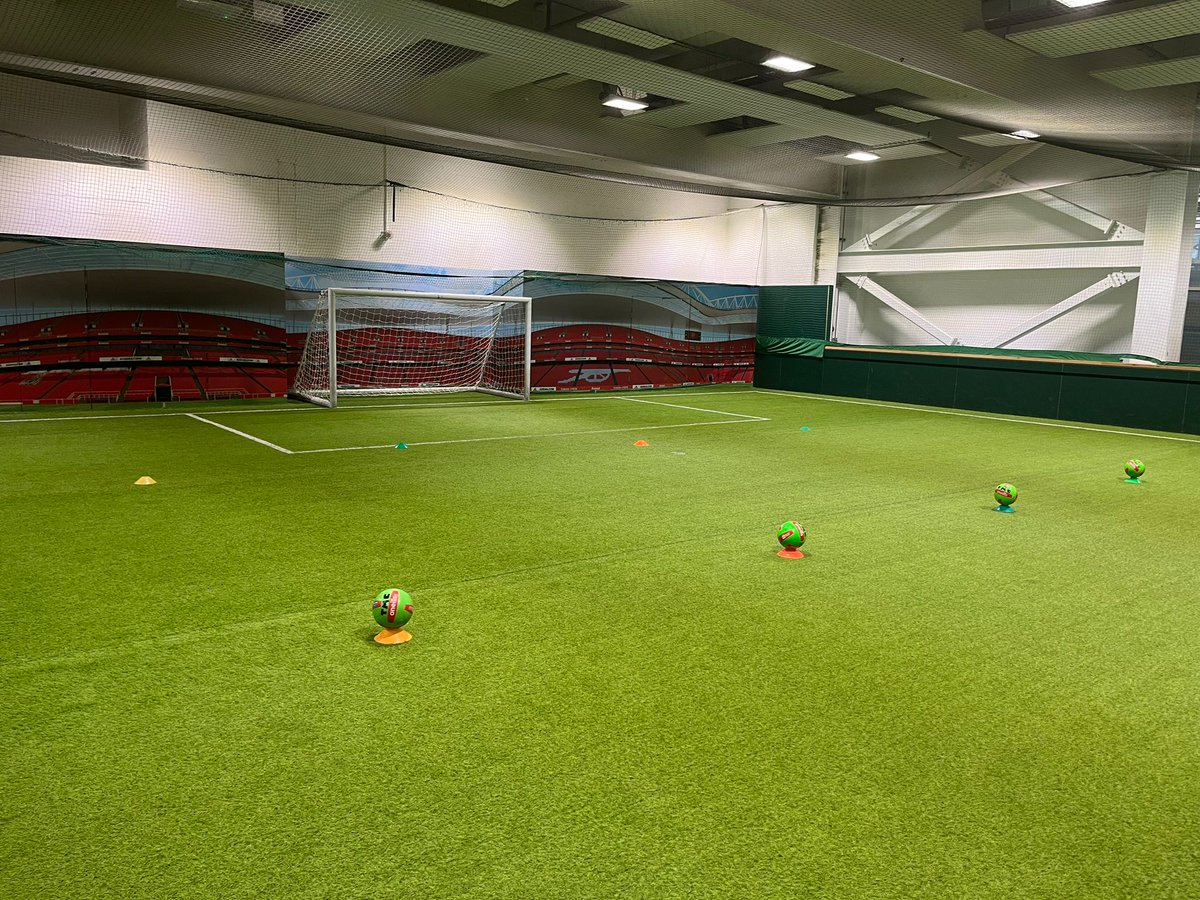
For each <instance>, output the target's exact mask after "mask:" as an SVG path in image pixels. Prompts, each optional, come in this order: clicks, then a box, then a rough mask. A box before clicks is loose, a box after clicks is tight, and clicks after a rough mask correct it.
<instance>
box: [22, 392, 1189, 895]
mask: <svg viewBox="0 0 1200 900" xmlns="http://www.w3.org/2000/svg"><path fill="white" fill-rule="evenodd" d="M630 396H632V397H633V399H634V400H636V401H652V402H650V403H646V402H630V401H629V400H628V399H621V398H619V397H603V398H600V397H587V398H585V399H578V398H550V399H538V400H536V401H535V402H533V403H530V404H520V403H515V402H511V401H500V400H496V401H492V400H490V399H488V398H483V399H482V400H481V399H480V398H479V397H478V396H474V395H468V396H456V397H450V398H445V397H442V398H432V399H428V400H417V401H405V402H404V403H403V405H401V406H398V407H397V406H385V407H384V408H377V407H380V406H381V405H382V404H381V403H380V402H375V403H360V404H358V405H356V406H351V407H347V408H342V409H339V410H336V411H329V410H321V409H315V408H307V407H303V408H296V407H295V406H294V405H286V404H282V403H280V404H274V405H272V404H266V405H260V406H243V407H238V408H240V409H243V410H251V411H249V412H244V413H234V414H228V413H223V412H220V410H222V409H226V410H227V409H229V408H230V405H229V404H208V405H207V406H205V405H194V406H186V407H171V408H169V409H166V410H163V409H160V408H158V407H153V406H143V407H136V408H134V407H128V408H123V409H114V410H106V409H100V410H91V411H89V410H76V411H73V412H65V411H63V410H42V411H35V412H30V411H29V410H27V409H26V410H5V411H4V412H3V413H0V475H2V478H3V482H2V484H3V486H2V488H0V491H2V492H3V497H4V503H3V511H4V516H5V522H4V525H3V528H2V529H0V616H2V620H0V621H2V628H0V704H2V714H3V715H2V720H0V763H2V765H0V798H2V801H0V895H3V896H5V897H14V898H41V897H45V898H57V900H67V898H91V900H96V898H128V897H155V898H157V897H163V898H192V897H195V898H237V897H280V898H318V897H320V898H376V897H403V898H408V897H412V898H443V897H444V898H451V897H463V898H485V897H486V898H642V897H645V898H673V897H689V898H694V897H723V898H725V897H728V898H760V897H777V898H795V897H829V898H856V897H917V896H923V897H937V898H947V897H963V898H990V897H995V898H1001V897H1003V898H1012V897H1046V898H1063V897H1130V898H1134V897H1137V898H1149V897H1154V898H1160V897H1195V896H1197V892H1198V891H1200V887H1198V886H1200V700H1198V698H1200V666H1198V664H1197V661H1198V660H1200V602H1198V600H1200V585H1198V579H1197V575H1198V573H1200V565H1198V563H1197V558H1196V552H1197V546H1198V544H1197V513H1196V511H1197V492H1196V488H1195V485H1196V484H1197V482H1198V481H1200V443H1194V442H1188V441H1185V440H1164V439H1161V438H1155V437H1150V436H1139V435H1133V434H1115V433H1110V432H1105V431H1089V430H1079V429H1075V428H1058V427H1046V426H1044V425H1041V424H1036V423H1032V422H1019V421H1001V420H996V419H990V418H987V417H978V418H976V417H968V416H958V415H944V414H936V413H933V412H928V411H921V410H914V409H907V408H899V407H885V406H874V405H858V404H852V403H837V402H827V401H821V400H817V399H813V398H806V397H802V396H799V395H789V394H777V393H766V392H757V391H751V390H746V389H737V388H731V389H729V390H724V391H713V390H712V389H708V390H699V389H698V390H695V391H678V392H669V393H664V392H659V393H648V392H646V393H641V392H639V393H638V394H636V395H630ZM414 404H416V405H415V406H414ZM446 404H452V405H450V406H447V405H446ZM460 404H469V405H460ZM658 404H673V405H671V406H664V405H658ZM680 406H693V407H696V408H697V409H695V410H688V409H680V408H679V407H680ZM180 410H182V411H183V412H195V413H197V414H200V415H202V416H204V417H205V418H206V419H208V422H205V421H198V420H196V419H194V418H190V417H188V416H186V415H178V414H177V415H166V416H155V417H145V418H84V417H83V416H85V415H87V414H91V415H104V416H107V415H109V414H111V413H114V412H117V413H122V412H123V413H143V414H145V413H155V414H157V413H162V412H176V413H177V412H179V411H180ZM713 410H716V411H718V412H716V413H714V412H712V411H713ZM720 413H738V414H741V415H742V416H748V417H762V418H766V419H769V421H754V420H752V419H750V418H746V419H738V420H736V424H698V423H717V422H720V423H730V422H734V421H735V420H734V418H733V417H731V416H726V415H721V414H720ZM46 416H49V417H55V416H67V418H66V419H64V420H56V421H49V420H46V421H40V420H39V421H33V422H18V421H15V420H16V419H19V418H26V417H33V418H38V417H46ZM209 422H219V423H221V424H223V425H226V426H228V427H232V428H236V429H238V430H240V431H243V432H245V433H247V434H251V435H253V436H255V437H258V438H260V439H262V440H265V441H268V442H271V443H274V444H276V445H278V446H279V447H282V448H285V449H288V450H292V451H304V450H320V449H330V448H338V447H351V446H362V445H368V446H370V445H389V444H390V445H392V446H394V445H395V444H396V443H398V442H405V443H408V444H409V449H408V450H395V449H375V450H351V451H344V452H329V453H301V452H295V453H290V454H285V453H282V452H279V451H277V450H274V449H271V448H270V447H267V446H264V445H262V444H259V443H254V442H252V441H250V440H247V439H245V438H243V437H240V436H238V435H235V434H232V433H230V432H228V431H224V430H221V429H219V428H216V427H213V426H212V425H211V424H209ZM679 425H684V426H688V427H670V428H666V427H661V426H679ZM802 426H803V427H807V428H809V429H810V430H809V431H806V432H802V431H801V430H800V429H801V427H802ZM493 438H510V439H502V440H493ZM638 439H645V440H647V441H649V443H650V446H649V447H645V448H635V447H634V446H633V444H634V441H635V440H638ZM438 441H458V442H459V443H434V442H438ZM1131 456H1138V457H1141V458H1142V459H1143V460H1145V461H1146V463H1147V467H1148V470H1147V475H1146V478H1145V483H1144V484H1143V485H1140V486H1134V485H1128V484H1125V483H1124V482H1123V479H1124V474H1123V472H1122V465H1123V463H1124V461H1125V460H1126V459H1127V458H1129V457H1131ZM142 475H150V476H152V477H154V478H155V479H157V481H158V484H157V485H155V486H153V487H135V486H134V484H133V482H134V480H135V479H137V478H138V477H139V476H142ZM1000 481H1011V482H1013V483H1014V484H1016V485H1017V487H1018V488H1019V489H1020V492H1021V496H1020V499H1019V500H1018V501H1017V503H1016V509H1017V514H1015V515H1011V516H1002V515H997V514H995V513H994V512H993V511H992V508H993V507H994V505H995V504H994V502H992V499H991V493H992V488H993V487H994V486H995V484H997V483H998V482H1000ZM790 518H795V519H796V520H797V521H799V522H800V523H802V524H803V525H804V526H805V527H806V528H807V529H808V534H809V541H808V544H807V545H806V546H805V551H806V552H807V553H808V559H806V560H804V561H799V562H796V561H787V560H781V559H778V558H776V556H775V550H776V549H777V546H776V545H775V543H774V535H775V530H776V528H777V526H778V525H779V523H781V522H783V521H785V520H787V519H790ZM391 586H396V587H402V588H404V589H405V590H407V591H409V592H410V593H411V594H412V596H413V603H414V606H415V610H416V613H415V616H414V618H413V621H412V623H411V625H410V630H411V631H412V632H413V634H414V635H415V639H414V640H413V641H412V642H411V643H409V644H407V645H404V646H400V647H388V648H384V647H379V646H377V645H375V644H374V643H372V641H371V637H372V636H373V634H374V633H375V631H376V628H375V626H374V624H373V622H372V619H371V615H370V600H371V598H373V597H374V595H375V594H376V593H377V592H378V591H379V590H381V589H382V588H385V587H391Z"/></svg>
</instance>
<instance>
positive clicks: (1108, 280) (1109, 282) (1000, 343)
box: [992, 272, 1138, 349]
mask: <svg viewBox="0 0 1200 900" xmlns="http://www.w3.org/2000/svg"><path fill="white" fill-rule="evenodd" d="M1137 277H1138V273H1137V272H1110V273H1109V274H1108V275H1106V276H1104V277H1103V278H1101V279H1100V280H1099V281H1097V282H1096V283H1095V284H1091V285H1088V286H1087V287H1085V288H1084V289H1083V290H1082V291H1079V292H1077V293H1074V294H1072V295H1071V296H1070V297H1068V298H1067V299H1066V300H1062V301H1060V302H1058V303H1055V304H1054V305H1053V306H1051V307H1050V308H1049V309H1043V310H1042V311H1041V312H1039V313H1038V314H1037V315H1035V316H1032V317H1030V318H1028V319H1026V320H1025V321H1024V322H1022V323H1021V324H1020V325H1017V326H1016V327H1015V328H1012V329H1010V330H1008V331H1006V332H1005V333H1004V334H1003V335H1002V336H1001V337H1000V338H999V339H998V340H997V341H996V343H995V344H993V345H992V346H994V347H995V348H996V349H1000V348H1001V347H1004V346H1007V345H1008V344H1011V343H1012V342H1013V341H1015V340H1017V339H1018V338H1023V337H1024V336H1025V335H1027V334H1029V333H1030V332H1031V331H1036V330H1037V329H1039V328H1041V327H1042V326H1043V325H1048V324H1050V323H1051V322H1053V321H1054V320H1055V319H1057V318H1059V317H1060V316H1063V315H1066V314H1067V313H1069V312H1070V311H1071V310H1073V309H1074V308H1075V307H1077V306H1080V305H1081V304H1084V303H1087V301H1089V300H1091V299H1092V298H1094V297H1099V296H1100V295H1101V294H1106V293H1108V292H1109V291H1111V290H1112V289H1113V288H1118V287H1120V286H1121V285H1123V284H1128V283H1129V282H1131V281H1133V279H1135V278H1137Z"/></svg>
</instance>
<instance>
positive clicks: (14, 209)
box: [0, 76, 817, 284]
mask: <svg viewBox="0 0 1200 900" xmlns="http://www.w3.org/2000/svg"><path fill="white" fill-rule="evenodd" d="M27 85H28V82H27V80H25V79H12V78H11V77H9V76H0V129H3V130H6V131H12V132H16V133H18V134H29V135H35V136H37V137H39V138H42V139H43V140H49V141H51V142H53V141H55V140H62V141H64V142H68V143H69V144H70V146H76V147H78V146H85V147H86V146H87V145H88V143H89V138H88V136H87V135H82V136H81V135H80V134H79V133H78V131H79V129H78V126H77V125H76V126H75V127H74V128H71V129H68V128H66V127H65V126H64V129H63V130H64V132H69V133H64V134H62V135H61V136H59V135H56V134H54V133H53V132H54V129H53V128H52V127H50V126H48V125H47V121H52V120H54V119H55V117H57V120H61V121H63V122H67V121H71V120H72V117H73V115H74V113H75V112H76V108H78V111H80V112H82V109H83V108H85V107H86V106H87V105H88V103H89V102H90V101H91V99H92V98H94V97H95V96H96V95H95V94H94V92H90V91H80V90H78V89H74V88H55V89H54V91H53V95H52V97H48V98H43V101H42V108H41V109H42V112H43V113H45V114H46V115H45V116H44V118H43V120H42V121H40V122H38V123H36V124H37V127H34V124H35V123H33V122H32V121H31V117H32V116H34V115H35V113H36V112H37V109H34V110H32V111H31V109H30V104H29V103H28V102H26V103H24V104H10V105H6V104H5V103H4V102H3V100H4V98H5V91H7V93H8V95H9V96H10V97H11V96H14V95H15V94H18V93H20V94H21V95H22V96H25V94H24V93H22V92H24V91H25V90H26V89H27ZM101 96H103V95H101ZM47 107H52V108H49V109H48V108H47ZM51 114H52V115H51ZM145 131H146V133H145V146H146V148H147V149H146V154H145V155H146V156H147V157H148V158H149V159H150V160H152V161H151V162H149V163H147V164H146V165H145V167H144V168H116V167H111V166H104V165H94V164H85V163H76V162H65V161H57V160H47V159H34V158H23V157H18V156H0V233H8V234H15V235H38V236H56V237H77V238H94V239H103V240H115V241H131V242H144V243H163V244H176V245H185V246H200V247H220V248H227V249H237V250H255V251H267V252H280V253H284V254H288V255H292V256H310V257H328V258H338V259H347V260H366V261H374V262H396V263H413V264H420V265H428V266H436V267H447V268H473V269H505V270H507V269H539V270H547V271H560V272H572V273H582V274H597V275H614V276H623V277H634V278H663V279H678V280H687V281H699V282H705V281H708V282H717V283H736V284H811V283H812V282H813V277H814V259H813V256H814V243H815V231H816V215H817V210H816V208H815V207H808V206H787V207H785V206H775V207H770V208H763V207H761V206H760V205H758V204H757V203H750V202H748V201H737V200H729V199H727V198H720V197H711V196H706V195H702V194H692V193H685V192H672V191H659V190H650V189H645V188H636V187H630V186H626V185H621V184H611V183H602V182H596V181H590V180H585V179H579V178H571V177H567V176H559V175H550V174H544V173H540V172H532V171H524V170H518V169H512V168H509V167H505V166H498V165H492V164H488V163H479V162H474V161H469V160H461V159H454V158H451V157H443V156H438V155H434V154H426V153H420V152H414V151H408V150H400V149H397V148H384V147H382V146H380V145H376V144H370V143H366V142H360V141H353V140H348V139H344V138H338V137H332V136H327V135H321V134H313V133H308V132H303V131H298V130H295V129H290V128H284V127H278V126H271V125H263V124H260V123H255V122H248V121H244V120H239V119H234V118H230V117H226V116H220V115H216V114H212V113H205V112H200V111H195V110H189V109H183V108H180V107H173V106H168V105H165V104H159V103H149V104H147V108H146V116H145ZM111 143H112V141H111V138H110V137H109V136H107V135H102V134H97V135H96V145H97V147H98V148H100V149H105V150H108V149H109V147H110V145H111ZM14 152H16V151H14ZM232 173H237V174H232ZM385 179H391V180H393V181H398V182H401V183H403V184H407V185H411V186H413V187H414V188H417V189H419V190H406V191H402V192H401V194H400V196H399V200H398V210H397V221H395V222H392V221H391V200H390V192H389V191H387V190H385V189H384V188H382V187H381V186H380V183H381V182H383V181H384V180H385ZM501 207H512V208H513V209H511V210H510V209H503V208H501ZM596 219H599V220H596ZM647 219H649V220H666V219H673V220H676V221H625V220H647ZM616 220H622V221H616ZM385 230H386V231H388V232H390V234H391V237H390V239H387V240H383V239H381V235H382V233H383V232H384V231H385Z"/></svg>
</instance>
